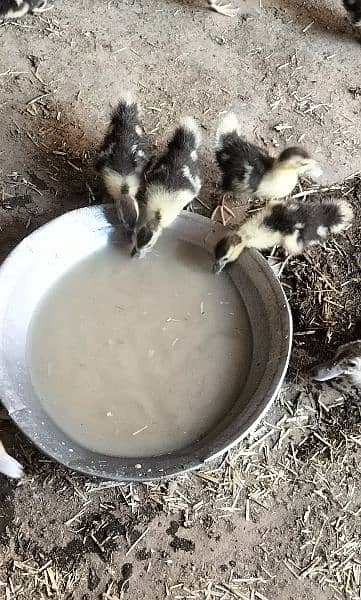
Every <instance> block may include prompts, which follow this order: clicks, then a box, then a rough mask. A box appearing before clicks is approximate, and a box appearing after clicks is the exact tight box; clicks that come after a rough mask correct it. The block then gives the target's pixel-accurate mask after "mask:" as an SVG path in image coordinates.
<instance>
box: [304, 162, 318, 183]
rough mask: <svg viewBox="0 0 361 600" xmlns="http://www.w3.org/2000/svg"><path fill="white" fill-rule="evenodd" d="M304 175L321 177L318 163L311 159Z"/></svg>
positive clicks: (315, 177)
mask: <svg viewBox="0 0 361 600" xmlns="http://www.w3.org/2000/svg"><path fill="white" fill-rule="evenodd" d="M305 175H308V176H309V177H311V179H319V177H321V175H322V169H321V167H320V165H319V164H318V163H317V162H316V161H315V160H313V161H311V162H310V164H309V165H308V167H307V169H306V172H305Z"/></svg>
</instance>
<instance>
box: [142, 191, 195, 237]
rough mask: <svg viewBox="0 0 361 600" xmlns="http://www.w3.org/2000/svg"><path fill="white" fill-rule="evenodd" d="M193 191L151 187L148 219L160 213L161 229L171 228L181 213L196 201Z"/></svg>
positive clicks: (148, 200) (148, 193)
mask: <svg viewBox="0 0 361 600" xmlns="http://www.w3.org/2000/svg"><path fill="white" fill-rule="evenodd" d="M194 197H195V196H194V193H193V192H191V190H178V191H173V192H171V191H169V190H167V189H165V188H164V187H163V186H161V185H154V184H153V185H152V184H151V185H150V186H149V187H148V190H147V209H146V210H147V219H149V220H151V219H152V218H153V217H154V214H155V213H156V212H158V211H159V213H160V227H161V228H164V227H169V225H171V224H172V223H173V221H174V220H175V219H176V218H177V216H178V215H179V213H180V212H181V211H182V210H183V209H184V208H185V207H186V206H187V205H188V204H189V203H190V202H192V200H193V199H194Z"/></svg>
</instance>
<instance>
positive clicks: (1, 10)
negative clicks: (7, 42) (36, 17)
mask: <svg viewBox="0 0 361 600" xmlns="http://www.w3.org/2000/svg"><path fill="white" fill-rule="evenodd" d="M46 5H47V0H26V2H23V1H22V0H0V19H18V18H20V17H23V16H24V15H26V14H27V13H34V14H36V13H41V12H44V10H45V9H46Z"/></svg>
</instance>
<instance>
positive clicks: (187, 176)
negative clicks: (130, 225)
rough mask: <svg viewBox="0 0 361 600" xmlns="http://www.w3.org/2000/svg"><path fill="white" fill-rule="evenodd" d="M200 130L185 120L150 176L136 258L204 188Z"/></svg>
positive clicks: (133, 252) (137, 239) (134, 254)
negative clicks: (200, 161) (200, 159)
mask: <svg viewBox="0 0 361 600" xmlns="http://www.w3.org/2000/svg"><path fill="white" fill-rule="evenodd" d="M200 143H201V134H200V129H199V127H198V125H197V123H196V122H195V120H194V119H192V118H191V117H185V118H184V119H183V120H182V121H181V123H180V125H179V126H178V127H177V129H176V130H175V132H174V135H173V137H172V139H171V140H170V142H169V143H168V148H167V150H166V151H165V153H164V154H163V155H162V156H161V157H160V158H159V160H157V161H156V162H155V164H154V167H153V168H152V169H151V170H150V172H149V174H148V175H147V182H146V190H145V196H144V215H143V219H142V220H141V226H140V228H139V229H138V231H137V234H136V239H135V244H134V248H133V250H132V253H131V255H132V256H139V257H141V256H144V254H145V253H146V252H147V251H148V250H150V249H151V248H152V247H153V246H154V244H155V243H156V241H157V239H158V238H159V236H160V235H161V233H162V230H163V229H164V228H165V227H169V225H171V223H173V221H174V220H175V219H176V217H177V216H178V215H179V213H180V212H181V211H182V210H183V209H184V208H185V207H186V206H187V205H188V204H189V203H190V202H192V200H194V198H195V197H196V196H197V195H198V193H199V191H200V189H201V179H200V176H199V165H198V149H199V146H200Z"/></svg>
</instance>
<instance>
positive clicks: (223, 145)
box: [216, 131, 273, 192]
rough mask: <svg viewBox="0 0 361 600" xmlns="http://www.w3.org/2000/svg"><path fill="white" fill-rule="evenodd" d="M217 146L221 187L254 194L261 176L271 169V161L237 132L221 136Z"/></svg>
mask: <svg viewBox="0 0 361 600" xmlns="http://www.w3.org/2000/svg"><path fill="white" fill-rule="evenodd" d="M217 146H218V147H217V150H216V158H217V162H218V165H219V168H220V169H221V171H222V174H223V187H224V188H225V189H226V190H232V189H237V188H239V189H241V190H245V191H246V190H249V191H251V192H256V190H257V188H258V186H259V184H260V181H261V180H262V178H263V176H264V175H265V173H267V171H269V170H270V169H271V168H272V165H273V159H272V158H271V157H270V156H267V155H266V154H264V153H263V152H262V151H261V150H260V149H259V148H257V146H255V145H254V144H251V143H249V142H247V140H245V139H244V138H243V137H241V136H240V135H239V134H238V133H237V131H230V132H227V133H225V134H223V135H221V136H220V138H219V141H218V145H217Z"/></svg>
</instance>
